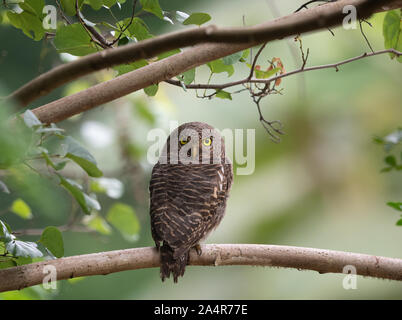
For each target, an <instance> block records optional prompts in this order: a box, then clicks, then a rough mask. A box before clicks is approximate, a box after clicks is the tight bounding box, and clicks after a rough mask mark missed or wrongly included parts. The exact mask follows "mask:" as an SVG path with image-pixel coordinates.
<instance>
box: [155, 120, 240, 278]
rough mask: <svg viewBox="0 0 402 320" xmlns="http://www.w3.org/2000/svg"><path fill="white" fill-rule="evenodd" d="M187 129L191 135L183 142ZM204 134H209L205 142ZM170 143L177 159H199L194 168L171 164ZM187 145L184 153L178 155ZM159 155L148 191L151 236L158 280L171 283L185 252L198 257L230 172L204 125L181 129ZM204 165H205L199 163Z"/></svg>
mask: <svg viewBox="0 0 402 320" xmlns="http://www.w3.org/2000/svg"><path fill="white" fill-rule="evenodd" d="M187 129H188V130H190V131H191V130H193V131H194V132H195V133H196V134H193V135H191V136H187ZM205 131H206V132H207V134H209V133H208V132H210V135H209V136H207V138H205V137H204V133H205ZM183 134H184V138H183V137H182V136H183ZM191 137H192V139H191ZM173 139H174V140H173ZM183 139H185V140H183ZM208 139H211V140H210V141H209V140H208ZM175 140H177V152H178V154H180V152H181V151H184V152H183V154H184V156H188V157H189V158H191V159H193V161H194V162H196V160H197V156H199V158H198V160H199V163H198V164H197V163H190V164H186V161H184V160H186V159H184V158H180V157H179V158H178V161H177V162H176V163H175V162H174V161H173V160H174V159H173V152H172V153H171V152H170V151H171V149H172V150H175V146H176V141H175ZM171 142H172V143H171ZM187 143H188V144H189V145H188V146H186V147H187V149H188V150H187V149H183V150H182V148H183V147H184V146H185V145H186V144H187ZM217 148H219V150H217ZM217 151H219V152H217ZM164 152H165V153H166V154H165V155H162V156H161V158H160V159H159V162H158V163H157V164H156V165H155V166H154V168H153V170H152V178H151V182H150V186H149V190H150V199H151V207H150V214H151V230H152V237H153V239H154V241H155V244H156V247H157V248H158V249H160V258H161V268H160V274H161V278H162V280H165V278H169V277H170V274H173V278H174V281H175V282H177V278H178V277H179V276H182V275H183V274H184V271H185V267H186V265H187V264H188V259H189V251H190V249H191V248H193V247H195V248H197V252H199V251H198V244H199V242H200V241H201V240H202V239H204V238H205V237H206V236H207V235H208V234H209V232H210V231H211V230H212V229H214V228H215V227H216V226H217V225H218V224H219V222H220V221H221V219H222V218H223V215H224V213H225V208H226V200H227V198H228V195H229V190H230V187H231V184H232V180H233V173H232V172H233V170H232V164H231V163H230V161H229V160H228V159H227V158H226V156H225V148H224V141H223V139H222V137H221V136H220V134H219V133H218V132H217V131H216V130H215V129H214V128H213V127H211V126H209V125H208V124H206V123H201V122H190V123H186V124H183V125H181V126H180V127H179V128H177V129H176V130H175V131H174V132H173V133H172V134H171V135H170V137H169V138H168V140H167V142H166V145H165V148H164ZM205 159H206V160H208V159H209V162H208V163H203V160H205ZM163 160H166V161H163ZM205 162H206V161H205ZM161 242H162V246H161ZM199 253H200V252H199Z"/></svg>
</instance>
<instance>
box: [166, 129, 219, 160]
mask: <svg viewBox="0 0 402 320" xmlns="http://www.w3.org/2000/svg"><path fill="white" fill-rule="evenodd" d="M164 150H168V152H167V161H168V162H169V163H171V164H176V163H180V164H217V163H223V162H224V161H225V144H224V140H223V138H222V136H221V135H220V133H219V131H218V130H216V129H215V128H214V127H212V126H210V125H209V124H207V123H203V122H188V123H184V124H182V125H181V126H179V127H178V128H176V129H175V130H174V131H173V132H172V133H171V135H170V136H169V138H168V139H167V141H166V145H165V148H164Z"/></svg>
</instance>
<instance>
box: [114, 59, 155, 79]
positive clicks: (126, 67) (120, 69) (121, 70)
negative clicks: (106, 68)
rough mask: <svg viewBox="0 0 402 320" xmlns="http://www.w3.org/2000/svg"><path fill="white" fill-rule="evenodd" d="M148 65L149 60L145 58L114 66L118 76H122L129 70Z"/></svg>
mask: <svg viewBox="0 0 402 320" xmlns="http://www.w3.org/2000/svg"><path fill="white" fill-rule="evenodd" d="M147 65H148V62H147V61H146V60H144V59H141V60H138V61H135V62H132V63H128V64H121V65H119V66H116V67H113V69H114V70H116V71H117V76H121V75H122V74H125V73H127V72H130V71H133V70H137V69H139V68H142V67H145V66H147Z"/></svg>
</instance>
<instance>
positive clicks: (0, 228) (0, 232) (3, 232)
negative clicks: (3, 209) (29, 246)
mask: <svg viewBox="0 0 402 320" xmlns="http://www.w3.org/2000/svg"><path fill="white" fill-rule="evenodd" d="M13 239H15V237H14V236H13V235H12V234H11V230H10V227H9V226H8V225H7V224H6V223H5V222H3V221H1V220H0V241H3V242H5V243H7V242H10V241H12V240H13Z"/></svg>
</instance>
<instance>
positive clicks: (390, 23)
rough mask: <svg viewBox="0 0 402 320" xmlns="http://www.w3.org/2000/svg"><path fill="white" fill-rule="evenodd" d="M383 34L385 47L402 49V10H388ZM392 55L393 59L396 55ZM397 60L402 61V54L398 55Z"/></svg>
mask: <svg viewBox="0 0 402 320" xmlns="http://www.w3.org/2000/svg"><path fill="white" fill-rule="evenodd" d="M383 35H384V46H385V49H391V48H393V49H395V50H398V51H402V24H401V10H392V11H388V12H387V14H386V15H385V18H384V22H383ZM390 56H391V58H392V59H393V58H394V57H395V56H396V55H395V54H394V53H390ZM397 61H399V62H402V56H400V57H398V58H397Z"/></svg>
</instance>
